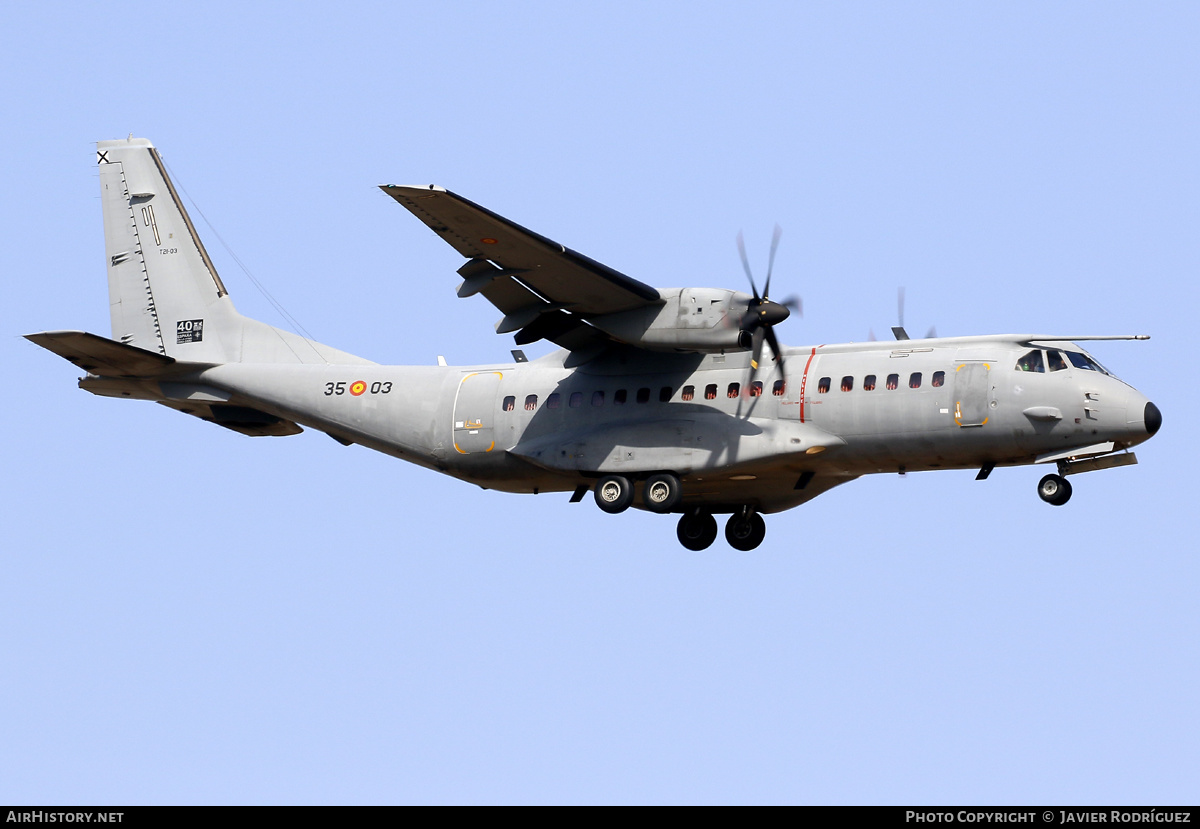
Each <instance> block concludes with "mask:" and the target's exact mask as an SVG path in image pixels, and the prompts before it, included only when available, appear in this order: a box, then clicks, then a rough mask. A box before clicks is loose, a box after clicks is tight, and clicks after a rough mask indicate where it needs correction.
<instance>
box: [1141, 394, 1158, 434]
mask: <svg viewBox="0 0 1200 829" xmlns="http://www.w3.org/2000/svg"><path fill="white" fill-rule="evenodd" d="M1144 419H1145V422H1146V431H1147V432H1149V433H1150V434H1154V433H1155V432H1157V431H1158V430H1159V428H1161V427H1162V412H1160V411H1159V410H1158V406H1155V405H1154V404H1153V403H1149V402H1148V403H1146V414H1145V416H1144Z"/></svg>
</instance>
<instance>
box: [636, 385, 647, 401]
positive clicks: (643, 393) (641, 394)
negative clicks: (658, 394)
mask: <svg viewBox="0 0 1200 829" xmlns="http://www.w3.org/2000/svg"><path fill="white" fill-rule="evenodd" d="M637 402H639V403H649V402H650V389H648V388H640V389H638V393H637Z"/></svg>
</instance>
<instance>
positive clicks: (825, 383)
mask: <svg viewBox="0 0 1200 829" xmlns="http://www.w3.org/2000/svg"><path fill="white" fill-rule="evenodd" d="M829 383H830V380H829V378H828V377H822V378H821V382H819V383H817V394H827V393H828V392H829Z"/></svg>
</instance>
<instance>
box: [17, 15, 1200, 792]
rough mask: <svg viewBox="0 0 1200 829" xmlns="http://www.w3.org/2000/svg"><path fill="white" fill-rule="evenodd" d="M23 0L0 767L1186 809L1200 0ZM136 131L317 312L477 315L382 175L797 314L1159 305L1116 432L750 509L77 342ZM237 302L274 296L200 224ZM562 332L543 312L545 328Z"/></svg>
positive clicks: (468, 354)
mask: <svg viewBox="0 0 1200 829" xmlns="http://www.w3.org/2000/svg"><path fill="white" fill-rule="evenodd" d="M193 5H194V6H195V8H194V9H191V10H181V9H180V8H178V7H177V5H176V6H172V5H163V4H161V3H158V4H150V3H127V4H83V3H80V4H64V3H41V4H9V5H8V6H7V7H6V8H5V11H4V12H3V13H2V14H3V17H2V19H3V22H4V29H5V31H6V32H7V33H8V34H7V36H6V39H5V48H4V49H3V50H0V68H2V71H3V77H4V83H3V84H0V104H2V106H0V111H2V112H3V113H4V115H3V122H4V137H5V140H6V141H7V144H8V147H9V149H8V151H7V153H6V156H7V158H8V162H7V165H6V175H5V184H6V187H5V188H4V193H3V196H2V197H0V205H2V209H3V227H4V238H5V242H6V244H5V248H6V264H5V272H6V274H7V280H6V285H7V291H8V296H7V300H6V301H5V302H4V303H3V304H2V305H0V322H2V330H3V332H4V334H5V336H4V337H2V338H0V348H2V353H0V360H2V362H3V365H4V366H5V367H6V368H5V372H4V377H5V379H6V382H5V383H4V396H3V403H4V405H3V406H0V434H3V438H0V446H2V447H3V455H2V456H0V457H2V463H3V468H4V470H5V474H4V475H3V476H2V478H0V495H2V498H0V504H2V506H0V509H2V510H3V517H4V520H3V521H2V522H0V547H2V552H0V568H2V569H0V802H26V803H31V802H43V803H56V804H57V803H61V804H70V803H346V802H352V803H411V802H453V803H472V802H524V801H535V802H651V803H659V802H735V803H736V802H757V801H768V802H794V803H899V804H904V803H989V804H991V803H994V804H1005V803H1018V804H1025V803H1044V804H1061V803H1114V804H1117V803H1137V804H1150V805H1154V804H1164V803H1177V802H1190V803H1194V802H1196V800H1197V794H1198V793H1200V785H1198V783H1197V781H1198V780H1200V705H1198V704H1197V701H1198V700H1200V664H1198V663H1200V659H1198V658H1200V644H1198V643H1200V611H1197V606H1196V596H1197V595H1198V593H1200V591H1198V589H1197V588H1198V587H1200V563H1198V560H1197V553H1196V548H1197V544H1196V537H1195V535H1196V534H1195V518H1194V516H1195V509H1196V497H1195V496H1196V495H1197V490H1198V487H1197V484H1196V471H1195V463H1196V461H1195V445H1196V440H1195V436H1194V434H1192V432H1191V430H1192V429H1193V427H1192V426H1190V424H1189V418H1191V417H1192V416H1193V415H1194V414H1195V412H1196V411H1197V403H1198V400H1197V393H1196V389H1197V386H1198V382H1197V378H1196V376H1195V371H1194V368H1193V366H1192V360H1191V359H1190V357H1191V354H1192V351H1193V350H1194V348H1195V341H1196V312H1197V305H1198V303H1197V299H1198V293H1200V292H1198V291H1197V287H1196V285H1197V278H1198V277H1197V275H1198V274H1200V241H1198V239H1200V236H1198V233H1197V218H1198V216H1200V210H1198V207H1200V161H1198V148H1200V94H1198V93H1200V49H1198V48H1197V45H1198V44H1200V6H1197V5H1196V4H1194V3H1137V4H1135V3H1127V4H1115V3H1095V2H1088V3H1054V4H1048V3H946V4H937V3H925V4H911V3H906V4H900V3H884V4H874V3H823V4H805V3H790V2H788V3H739V4H712V3H695V4H686V5H685V4H679V3H636V4H632V3H630V4H625V3H605V4H599V5H595V6H592V7H590V8H588V7H587V6H583V5H581V6H580V7H575V6H572V5H570V4H562V3H544V4H529V3H519V2H518V3H505V4H495V3H457V2H446V3H437V4H426V3H422V4H417V3H412V4H396V5H391V4H379V3H370V4H365V3H355V2H349V3H342V4H337V5H336V6H335V7H332V6H330V5H329V4H326V3H322V4H316V3H310V4H303V3H301V4H292V3H279V4H271V5H265V4H254V3H251V4H243V3H237V4H229V3H205V4H193ZM131 132H132V133H134V134H135V135H139V136H145V137H147V138H150V139H151V140H153V141H154V142H155V143H156V144H157V145H158V146H159V147H160V149H161V151H162V153H163V155H164V157H165V158H166V161H167V163H168V164H169V165H170V167H171V169H172V170H173V171H174V173H175V175H176V177H177V182H178V183H179V184H181V185H182V186H183V187H184V188H185V189H186V191H187V193H188V194H189V195H190V197H192V198H193V199H195V201H196V203H197V204H198V205H199V208H200V210H202V211H203V213H204V215H205V216H206V217H207V219H208V220H210V221H211V222H212V224H213V226H215V227H216V229H217V230H218V231H219V232H220V234H221V236H222V237H223V238H224V240H225V241H226V242H227V243H228V244H229V246H230V247H231V248H232V250H233V251H234V252H235V253H236V255H237V256H238V257H239V258H240V259H241V260H242V261H243V262H244V263H245V264H246V266H247V267H248V268H249V270H250V271H251V272H252V273H253V274H254V276H255V277H256V278H258V279H259V280H260V281H262V282H263V283H264V284H265V285H267V287H268V288H269V290H270V291H271V292H272V293H273V295H274V296H275V297H277V298H278V299H279V300H280V301H281V302H282V303H283V304H284V305H285V306H286V307H287V308H288V310H289V311H290V312H291V313H292V314H293V315H294V316H295V317H297V318H298V319H299V320H300V321H301V322H302V323H303V324H304V326H305V327H306V328H307V329H308V330H309V331H311V332H312V333H313V334H314V335H315V336H316V337H317V338H318V339H320V340H322V341H324V342H327V343H330V344H331V345H335V346H337V347H339V348H342V349H345V350H347V351H351V352H354V353H357V354H361V355H363V356H365V357H368V358H370V359H373V360H376V361H380V362H389V363H422V364H432V363H433V362H434V361H435V359H436V357H437V355H438V354H444V355H445V356H446V358H447V359H448V360H449V361H450V362H451V363H452V364H455V363H457V364H468V363H472V362H483V361H488V360H495V359H498V358H500V357H502V356H503V355H506V354H507V350H508V349H509V348H511V347H512V343H511V340H510V338H508V337H499V336H497V335H495V334H494V333H492V327H491V326H492V323H493V322H494V321H495V319H496V318H497V317H498V313H497V312H496V311H495V309H493V308H492V307H491V306H490V305H488V304H487V303H486V302H485V301H483V300H482V298H479V297H476V298H473V299H468V300H460V299H458V298H457V297H456V296H455V294H454V288H455V286H456V285H457V282H458V277H457V276H456V275H455V273H454V270H455V269H456V268H457V267H458V266H459V264H460V263H461V259H460V258H459V257H458V255H457V254H456V253H454V251H453V250H451V249H450V248H449V247H447V246H446V245H444V244H443V243H442V242H441V241H440V240H439V239H437V238H436V237H435V236H434V235H433V234H432V233H430V232H429V230H428V229H427V228H426V227H424V226H423V225H422V224H420V223H419V222H418V221H416V220H415V219H414V218H413V217H412V216H410V215H409V214H408V213H407V212H406V211H404V210H403V209H401V208H400V207H399V206H398V205H396V204H395V203H394V202H393V201H392V200H391V199H389V198H387V197H386V196H385V195H383V194H382V193H380V192H379V191H378V190H377V189H376V185H378V184H381V183H401V184H407V183H426V182H435V183H438V184H440V185H443V186H446V187H448V188H451V189H453V190H455V191H456V192H459V193H461V194H463V195H464V196H466V197H468V198H470V199H472V200H475V201H477V202H479V203H481V204H484V205H486V206H488V207H490V208H492V209H494V210H496V211H497V212H499V213H501V214H502V215H505V216H508V217H510V218H512V219H513V220H515V221H517V222H520V223H521V224H523V225H525V226H527V227H530V228H533V229H536V230H538V231H539V232H542V233H544V234H546V235H548V236H550V237H552V238H554V239H557V240H561V241H562V242H564V243H565V244H568V245H570V246H571V247H573V248H575V249H577V250H579V251H581V252H584V253H586V254H588V255H589V256H592V257H594V258H596V259H598V260H600V261H602V262H605V263H606V264H609V265H611V266H613V267H615V268H618V269H619V270H622V271H624V272H626V273H629V274H630V275H632V276H634V277H636V278H638V279H641V280H643V281H645V282H648V283H651V284H654V285H658V286H662V287H667V286H677V285H693V284H694V285H710V286H720V287H730V288H739V289H740V288H743V287H744V277H743V276H742V274H741V268H740V265H739V264H738V259H737V253H736V247H735V244H734V237H735V235H736V233H737V231H738V229H739V228H744V229H745V231H746V236H747V242H748V244H749V246H750V248H751V250H752V251H755V250H757V251H759V255H758V259H763V258H765V250H766V247H767V244H768V240H769V234H770V229H771V226H772V224H773V223H775V222H779V223H780V224H781V225H782V226H783V227H784V229H785V235H784V238H783V246H782V248H781V249H780V254H779V259H778V263H777V268H776V276H775V285H776V286H778V287H777V288H776V292H778V293H779V294H780V295H784V294H787V293H790V292H792V291H796V292H799V293H801V294H802V295H803V297H804V309H805V315H804V317H803V318H802V319H800V318H796V317H793V318H792V319H791V320H789V321H787V322H786V323H785V324H784V326H782V327H781V329H780V335H781V338H782V339H783V340H784V342H786V343H789V344H792V345H804V344H813V343H821V342H839V341H845V340H861V339H865V337H866V335H867V332H868V331H869V330H871V329H873V330H874V331H875V332H877V333H880V334H883V333H884V332H886V331H887V328H888V326H889V325H891V324H893V323H894V322H895V318H896V307H895V297H896V287H897V286H899V285H904V286H906V288H907V297H908V307H907V319H906V322H907V324H908V326H909V328H910V329H911V330H914V331H919V332H921V331H924V330H925V328H927V327H928V326H929V325H930V324H936V325H937V329H938V331H939V332H940V333H941V334H943V335H960V334H982V333H996V332H1005V331H1020V332H1026V331H1039V332H1058V333H1068V334H1078V333H1084V334H1087V333H1096V334H1123V333H1148V334H1151V335H1153V339H1152V340H1151V341H1150V342H1148V343H1110V344H1101V345H1097V347H1096V348H1095V349H1094V351H1095V353H1096V354H1097V356H1098V357H1099V358H1100V359H1101V360H1102V361H1104V362H1105V363H1107V364H1108V365H1109V366H1110V367H1111V368H1113V369H1114V370H1115V371H1116V372H1117V373H1118V374H1119V375H1121V376H1122V377H1123V378H1124V379H1126V380H1128V381H1129V382H1131V383H1132V384H1134V385H1135V386H1137V387H1138V388H1140V389H1141V390H1143V391H1144V392H1145V393H1146V394H1148V395H1149V397H1150V398H1151V399H1152V400H1154V401H1155V402H1156V403H1157V404H1158V405H1159V407H1160V408H1161V409H1162V411H1163V415H1164V420H1165V425H1164V427H1163V429H1162V431H1161V432H1160V433H1159V435H1158V436H1157V437H1156V438H1155V439H1154V440H1152V441H1150V442H1149V443H1148V444H1146V446H1144V447H1143V448H1142V449H1140V450H1139V452H1138V455H1139V457H1140V459H1141V463H1140V464H1139V465H1138V466H1135V467H1128V468H1124V469H1116V470H1109V471H1106V472H1100V473H1092V474H1088V475H1083V476H1080V477H1079V478H1077V479H1076V480H1075V497H1074V499H1073V500H1072V501H1071V503H1070V504H1069V505H1068V506H1066V507H1064V508H1061V509H1056V508H1052V507H1049V506H1047V505H1045V504H1043V503H1041V502H1040V501H1039V500H1038V499H1037V497H1036V495H1035V493H1034V486H1035V483H1036V481H1037V479H1038V477H1040V475H1041V474H1042V470H1040V469H1036V470H1035V469H1031V468H1023V469H1011V470H1009V469H1005V470H999V471H997V472H996V473H995V474H993V475H992V477H991V479H990V480H988V481H987V482H985V483H977V482H975V481H974V480H973V474H972V473H970V472H943V473H938V474H932V473H929V474H918V475H909V476H908V477H907V478H903V479H902V478H899V477H897V476H894V475H893V476H876V477H874V478H870V479H864V480H860V481H858V482H856V483H854V484H851V485H849V486H846V487H843V488H840V489H838V490H835V491H834V492H832V493H829V494H827V495H824V496H822V497H821V498H819V499H817V500H816V501H814V502H812V503H810V504H808V505H806V506H804V507H801V508H799V509H796V510H793V511H791V512H788V513H785V514H782V515H778V516H774V517H772V518H771V519H770V521H769V530H768V537H767V541H766V543H765V544H764V545H763V547H762V548H760V549H759V550H758V551H756V552H754V553H752V554H743V553H736V552H734V551H732V550H730V549H729V548H728V547H726V546H725V545H724V544H723V543H719V544H717V545H714V547H713V548H711V549H710V550H709V551H707V552H704V553H701V554H693V553H687V552H685V551H684V550H682V548H680V547H679V545H678V544H677V543H676V541H675V537H674V523H675V522H674V520H673V519H671V518H662V517H657V516H652V515H648V514H642V513H638V512H630V513H626V514H624V515H622V516H616V517H614V516H608V515H605V514H602V513H601V512H600V511H599V510H597V509H596V508H595V506H594V505H593V504H591V503H590V502H587V501H585V502H584V503H582V504H576V505H572V504H568V503H567V497H566V496H565V495H543V496H537V497H532V496H514V495H504V494H498V493H494V492H484V491H481V490H479V489H477V488H475V487H472V486H470V485H467V484H463V483H459V482H457V481H454V480H452V479H449V478H443V477H440V476H438V475H436V474H434V473H431V472H428V471H425V470H422V469H419V468H416V467H412V466H408V465H406V464H404V463H402V462H400V461H396V460H392V459H389V458H386V457H383V456H381V455H377V454H372V453H371V452H369V451H367V450H365V449H362V448H359V447H352V448H345V447H342V446H340V445H338V444H336V443H334V442H333V441H331V440H329V439H328V438H327V437H325V436H323V435H320V434H315V433H305V434H304V435H302V436H299V437H291V438H258V439H250V438H245V437H242V436H239V435H236V434H234V433H232V432H227V431H225V430H222V429H219V428H217V427H215V426H211V425H209V424H205V423H201V422H198V421H195V420H193V419H190V418H187V417H184V416H181V415H179V414H177V413H174V412H171V411H168V410H166V409H164V408H162V407H159V406H154V405H151V404H148V403H121V402H119V401H114V400H109V399H102V398H97V397H93V396H91V395H88V394H87V393H85V392H82V391H80V390H78V389H77V388H76V387H75V379H76V377H77V376H78V375H79V372H78V370H76V369H75V368H74V367H72V366H71V365H69V364H68V363H66V362H64V361H62V360H60V359H58V358H56V357H54V356H53V355H51V354H49V353H47V352H44V351H42V350H41V349H38V348H37V347H35V346H33V345H32V344H30V343H28V342H26V341H25V340H23V339H20V337H19V335H21V334H25V333H30V332H34V331H40V330H45V329H57V328H81V329H86V330H90V331H93V332H96V333H100V334H104V335H107V334H108V333H109V327H108V311H107V294H106V283H105V273H104V260H103V241H102V239H103V237H102V233H101V220H100V203H99V191H98V185H97V182H96V176H95V170H94V148H93V147H92V142H94V141H96V140H97V139H106V138H117V137H122V136H125V135H127V134H129V133H131ZM200 226H201V231H202V235H203V236H204V237H205V239H206V240H207V242H208V248H209V250H210V252H211V253H212V254H213V257H214V259H215V261H216V264H217V267H218V269H219V270H220V271H221V274H222V276H223V278H224V280H225V283H226V285H227V286H228V287H229V288H230V291H231V293H232V295H233V298H234V300H235V301H236V302H237V304H238V307H239V309H240V310H242V311H243V312H244V313H247V314H250V315H252V316H257V317H261V318H263V319H265V320H267V321H269V322H272V323H273V324H282V323H281V321H280V320H279V318H278V317H277V316H275V315H274V312H273V311H272V310H271V308H270V306H269V304H268V303H267V302H266V300H265V299H264V298H263V297H262V295H261V294H259V293H258V291H257V290H256V289H255V288H254V286H253V285H252V284H251V282H250V280H249V279H248V278H247V276H246V275H245V274H244V273H243V272H242V271H241V270H240V269H239V268H238V267H237V265H236V263H235V262H234V260H233V259H232V258H231V256H230V254H229V253H227V251H226V250H225V249H224V248H223V247H222V245H221V244H220V243H219V242H218V241H217V240H216V238H215V237H214V235H213V232H212V231H211V230H209V229H208V228H207V226H206V225H205V224H204V223H203V222H200ZM544 350H545V349H544V348H541V349H530V351H531V353H533V352H536V353H543V352H544Z"/></svg>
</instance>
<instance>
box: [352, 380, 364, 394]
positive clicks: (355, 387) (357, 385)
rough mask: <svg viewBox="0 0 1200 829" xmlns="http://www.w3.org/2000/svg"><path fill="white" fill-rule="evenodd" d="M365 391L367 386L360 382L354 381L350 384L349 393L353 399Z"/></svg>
mask: <svg viewBox="0 0 1200 829" xmlns="http://www.w3.org/2000/svg"><path fill="white" fill-rule="evenodd" d="M366 390H367V384H366V383H364V382H363V381H362V380H355V381H354V382H353V383H351V384H350V393H351V394H352V395H354V396H355V397H358V396H359V395H360V394H362V393H363V392H365V391H366Z"/></svg>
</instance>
